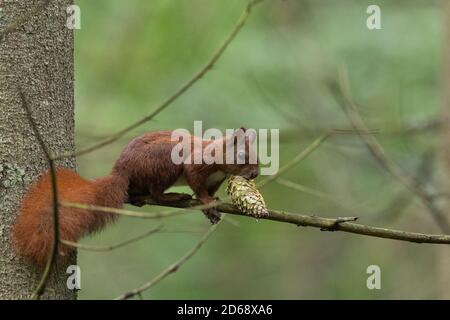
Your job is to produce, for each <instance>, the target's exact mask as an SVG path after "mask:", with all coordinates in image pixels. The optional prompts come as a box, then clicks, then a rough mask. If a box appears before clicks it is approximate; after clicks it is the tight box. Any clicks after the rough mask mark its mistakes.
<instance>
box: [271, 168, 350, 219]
mask: <svg viewBox="0 0 450 320" xmlns="http://www.w3.org/2000/svg"><path fill="white" fill-rule="evenodd" d="M277 183H279V184H280V185H282V186H285V187H288V188H291V189H293V190H296V191H299V192H303V193H306V194H309V195H311V196H314V197H317V198H320V199H324V200H327V201H329V202H331V203H334V204H336V205H337V206H339V207H340V208H342V209H344V210H347V211H349V212H352V214H353V212H354V211H355V210H354V209H353V208H348V207H347V206H346V205H345V204H344V203H343V202H342V201H341V200H340V199H338V198H337V197H333V196H331V195H329V194H326V193H325V192H322V191H320V190H316V189H313V188H310V187H306V186H304V185H301V184H299V183H296V182H292V181H290V180H287V179H284V178H281V177H279V178H278V179H277Z"/></svg>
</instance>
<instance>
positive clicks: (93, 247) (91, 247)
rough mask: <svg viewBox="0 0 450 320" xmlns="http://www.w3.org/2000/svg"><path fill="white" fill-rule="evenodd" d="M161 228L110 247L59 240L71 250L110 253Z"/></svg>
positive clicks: (160, 226) (159, 227) (158, 227)
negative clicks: (71, 248)
mask: <svg viewBox="0 0 450 320" xmlns="http://www.w3.org/2000/svg"><path fill="white" fill-rule="evenodd" d="M161 228H162V225H159V226H157V227H156V228H153V229H151V230H148V231H146V232H144V233H142V234H140V235H137V236H135V237H132V238H130V239H127V240H124V241H121V242H119V243H116V244H112V245H108V246H99V245H88V244H81V243H77V242H73V241H69V240H63V239H61V240H60V241H61V243H63V244H65V245H67V246H70V247H73V248H77V249H82V250H88V251H112V250H114V249H117V248H120V247H123V246H126V245H128V244H130V243H133V242H136V241H139V240H141V239H144V238H146V237H148V236H150V235H152V234H155V233H157V232H158V231H160V230H161Z"/></svg>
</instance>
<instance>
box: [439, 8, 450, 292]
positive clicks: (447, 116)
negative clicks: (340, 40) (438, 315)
mask: <svg viewBox="0 0 450 320" xmlns="http://www.w3.org/2000/svg"><path fill="white" fill-rule="evenodd" d="M443 6H444V9H445V13H446V15H445V30H444V31H445V34H446V37H445V38H444V39H443V41H444V54H443V57H444V61H443V65H442V70H443V73H442V86H441V90H442V97H443V104H442V119H443V125H442V130H441V133H442V135H441V137H442V141H441V148H440V151H441V152H440V153H441V163H440V164H441V168H442V171H443V173H444V174H443V175H440V176H441V178H442V179H441V180H442V181H441V186H442V192H443V193H448V192H449V191H450V124H449V120H450V3H449V1H444V4H443ZM445 206H446V207H445V212H446V216H447V217H450V199H447V201H446V202H445ZM437 251H438V253H437V254H438V259H437V263H436V265H437V268H438V270H437V278H438V279H437V280H438V284H439V291H438V298H441V299H450V248H449V247H448V246H442V247H439V248H437Z"/></svg>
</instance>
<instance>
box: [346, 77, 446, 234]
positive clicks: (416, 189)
mask: <svg viewBox="0 0 450 320" xmlns="http://www.w3.org/2000/svg"><path fill="white" fill-rule="evenodd" d="M339 83H340V89H341V92H342V95H343V98H344V99H345V101H344V103H343V104H342V106H343V108H344V111H345V113H346V114H347V116H348V118H349V120H350V122H351V124H352V125H353V127H354V128H355V130H357V131H358V132H367V131H368V129H367V126H366V124H365V123H364V121H363V119H362V118H361V116H360V114H359V112H358V109H357V107H356V104H355V103H354V101H353V97H352V95H351V89H350V81H349V78H348V74H347V73H345V72H341V74H340V81H339ZM360 137H361V139H362V141H363V142H364V143H365V145H366V147H367V148H368V150H369V152H370V153H371V154H372V155H373V156H374V158H375V159H376V160H377V161H378V162H379V163H380V164H381V166H382V167H384V168H385V169H386V171H387V172H389V173H390V174H391V176H393V177H394V178H395V179H396V180H398V181H399V182H400V183H401V184H403V185H404V186H405V187H406V188H408V189H409V190H410V191H411V192H412V193H414V194H415V195H417V197H419V199H420V200H422V203H423V204H424V205H425V207H426V208H427V209H428V211H429V212H430V213H431V216H432V217H433V218H434V219H435V221H436V222H437V225H438V226H439V228H441V230H442V231H443V232H444V233H447V234H448V233H450V225H449V222H448V220H447V218H446V216H445V214H444V213H443V212H442V211H441V210H440V209H439V208H438V207H437V205H436V203H435V201H434V198H433V196H432V195H430V194H429V193H428V192H427V191H426V190H425V189H424V188H423V187H422V185H421V183H420V182H419V181H418V180H417V179H416V178H414V177H412V176H410V175H408V174H407V173H406V172H404V171H403V169H402V168H401V167H400V166H399V165H398V164H397V163H395V162H394V161H393V160H391V159H389V158H388V157H387V156H386V153H385V151H384V149H383V147H382V146H381V144H380V143H379V142H378V140H377V139H376V138H375V137H374V136H373V135H367V134H364V135H360Z"/></svg>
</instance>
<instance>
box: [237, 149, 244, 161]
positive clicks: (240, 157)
mask: <svg viewBox="0 0 450 320" xmlns="http://www.w3.org/2000/svg"><path fill="white" fill-rule="evenodd" d="M238 159H240V160H244V159H245V152H244V151H239V152H238Z"/></svg>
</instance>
